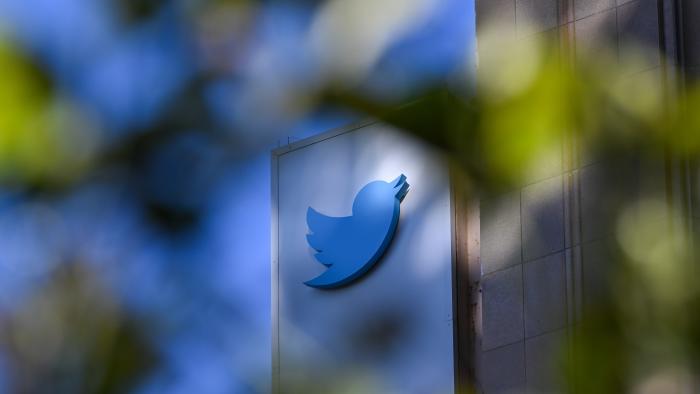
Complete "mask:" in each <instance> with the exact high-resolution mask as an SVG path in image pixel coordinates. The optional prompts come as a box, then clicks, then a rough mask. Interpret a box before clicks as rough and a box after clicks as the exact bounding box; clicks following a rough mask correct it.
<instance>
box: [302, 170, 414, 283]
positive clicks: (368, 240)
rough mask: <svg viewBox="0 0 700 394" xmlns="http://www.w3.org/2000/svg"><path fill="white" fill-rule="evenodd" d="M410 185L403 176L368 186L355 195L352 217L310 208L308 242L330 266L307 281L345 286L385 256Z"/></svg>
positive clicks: (307, 220) (317, 255) (308, 213)
mask: <svg viewBox="0 0 700 394" xmlns="http://www.w3.org/2000/svg"><path fill="white" fill-rule="evenodd" d="M408 188H409V184H408V183H407V182H406V176H405V175H403V174H401V176H399V177H398V178H396V179H394V180H393V181H391V182H388V183H387V182H384V181H375V182H371V183H369V184H367V185H366V186H365V187H363V188H362V190H360V191H359V192H358V193H357V195H356V196H355V201H354V202H353V204H352V216H345V217H330V216H326V215H323V214H321V213H318V212H317V211H316V210H314V209H313V208H311V207H309V209H308V210H307V212H306V223H307V224H308V226H309V230H310V233H309V234H308V235H307V236H306V239H307V241H308V243H309V246H311V247H312V248H313V249H314V250H316V252H318V253H316V254H315V257H316V259H317V260H318V261H319V262H321V264H323V265H325V266H326V267H328V269H327V270H326V271H324V272H323V273H322V274H321V275H319V276H317V277H316V278H314V279H312V280H309V281H307V282H304V283H305V284H306V285H308V286H311V287H316V288H321V289H330V288H334V287H339V286H343V285H345V284H348V283H350V282H352V281H354V280H355V279H357V278H359V277H361V276H362V275H363V274H365V273H366V272H367V271H368V270H369V269H370V268H372V266H373V265H374V264H375V263H376V262H377V260H379V258H380V257H382V255H383V254H384V252H385V251H386V249H387V248H388V247H389V244H390V243H391V239H392V238H393V237H394V233H395V232H396V226H397V225H398V223H399V214H400V209H401V208H400V205H401V201H403V198H404V197H405V196H406V193H408Z"/></svg>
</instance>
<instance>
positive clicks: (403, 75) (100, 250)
mask: <svg viewBox="0 0 700 394" xmlns="http://www.w3.org/2000/svg"><path fill="white" fill-rule="evenodd" d="M191 3H192V2H185V1H174V2H170V3H168V5H165V6H162V7H161V9H159V10H158V11H157V12H155V13H154V14H153V15H151V16H150V17H148V18H146V19H144V20H140V21H138V22H137V23H126V22H125V21H124V20H122V19H121V18H120V17H119V13H118V12H117V11H116V9H115V6H114V4H113V3H110V2H105V1H92V0H38V1H33V2H27V1H23V0H0V18H1V22H2V23H0V25H2V26H4V30H5V31H7V32H9V35H10V37H12V38H13V40H15V41H16V42H18V43H19V45H20V46H21V47H22V48H23V49H24V50H25V51H26V52H27V53H29V54H30V55H31V56H32V57H33V58H35V59H36V60H37V61H38V62H39V63H40V64H41V65H42V66H43V68H44V69H45V70H46V71H47V72H48V74H49V75H50V76H51V78H52V80H53V81H54V83H55V84H56V86H57V89H58V91H59V92H60V94H62V95H64V96H66V97H70V98H71V99H72V100H75V101H76V102H79V103H80V105H81V106H83V107H84V108H86V110H87V111H89V112H90V113H91V114H92V115H93V116H94V117H95V118H96V119H98V121H99V124H100V125H101V126H102V127H101V129H100V132H101V133H102V136H103V139H104V141H105V144H108V145H109V144H118V143H119V142H120V141H121V140H123V139H124V138H126V137H127V136H129V135H130V134H132V133H143V132H144V130H147V129H148V127H149V126H150V125H152V124H153V123H154V122H157V121H158V120H159V119H161V118H162V117H163V116H164V115H163V114H164V112H163V111H165V110H166V109H167V108H168V106H169V105H170V104H171V103H172V101H173V100H174V97H177V96H178V95H179V94H181V93H182V91H183V90H185V89H187V87H188V86H191V85H192V84H193V83H194V82H199V81H202V82H200V83H203V84H204V85H205V88H204V89H203V90H202V93H201V97H200V100H199V101H200V102H201V103H203V104H202V105H203V106H204V107H205V108H206V111H208V112H207V114H208V115H209V116H211V118H212V120H211V124H213V125H216V127H220V128H221V129H222V130H229V131H228V133H230V136H231V137H233V138H238V139H239V140H240V141H242V142H241V147H242V148H241V150H240V151H238V152H235V155H234V160H232V161H231V160H228V161H224V159H222V157H224V156H228V152H225V151H224V150H223V149H221V148H217V147H215V146H214V147H212V146H211V145H207V144H204V143H202V142H201V141H200V140H198V137H197V133H196V132H197V130H196V129H193V130H192V134H191V135H190V134H187V133H185V136H184V137H182V138H181V139H180V140H178V141H174V142H172V141H171V142H169V144H168V145H167V146H164V147H162V148H160V149H159V150H158V152H159V153H158V154H156V155H154V156H153V157H151V158H150V159H149V160H151V161H152V163H150V164H148V167H147V168H149V171H151V172H152V174H147V177H146V179H147V180H148V185H146V188H151V189H154V192H153V193H154V195H155V196H156V197H158V198H162V199H163V200H165V201H170V200H169V199H170V198H171V197H172V195H177V196H178V198H180V199H179V200H178V203H183V204H190V205H194V206H197V207H198V208H202V209H203V212H204V219H203V220H202V221H201V222H200V223H198V224H197V225H196V227H195V229H194V230H192V231H189V232H187V233H186V234H184V235H182V234H181V235H178V236H176V237H174V238H173V237H166V236H163V235H162V234H160V233H159V232H158V231H157V229H154V228H153V227H152V226H151V225H150V224H149V223H148V220H147V218H146V214H145V212H144V210H143V207H141V206H140V205H139V203H138V201H137V197H136V196H135V194H134V193H133V191H132V190H131V189H130V184H124V183H119V182H111V181H110V180H109V179H101V180H95V181H90V182H87V183H86V184H85V185H83V186H80V187H78V188H76V189H75V190H74V191H73V192H72V193H70V194H69V195H66V196H63V197H61V198H59V199H52V200H50V201H48V200H47V201H26V200H23V199H22V197H21V196H17V195H16V194H14V193H13V192H12V191H11V190H5V191H2V192H0V211H1V212H2V215H0V217H2V220H0V239H2V240H1V241H0V246H1V247H0V270H2V271H3V272H1V273H0V310H3V309H8V310H9V309H12V308H13V304H16V303H17V301H18V300H21V299H22V297H23V294H28V293H30V292H31V290H32V288H35V287H36V286H40V284H41V279H42V277H43V276H42V275H45V274H46V272H48V271H49V270H50V268H51V264H60V262H59V261H57V259H56V257H55V256H61V255H62V254H63V253H65V252H66V251H67V250H70V251H71V253H74V251H75V250H78V251H79V253H80V254H81V255H83V256H85V260H86V261H90V262H91V264H94V266H95V267H96V270H98V271H99V272H101V273H103V274H104V276H105V278H107V281H108V283H109V284H110V286H112V287H113V289H114V291H115V292H116V293H117V294H119V295H120V297H121V298H122V300H123V302H124V303H125V305H127V306H128V308H129V309H130V310H131V311H133V313H136V314H144V315H153V316H160V317H162V319H163V321H165V324H164V328H163V329H162V331H159V333H158V337H157V339H155V340H154V341H155V342H156V344H157V347H158V349H159V352H161V353H162V355H163V356H164V358H165V360H167V361H166V362H165V363H164V365H162V366H161V367H160V368H159V369H158V370H157V371H156V372H155V373H154V375H153V376H152V377H151V378H150V379H148V380H147V382H145V383H144V385H143V387H142V388H141V389H139V390H138V391H139V392H143V393H152V392H153V393H155V392H158V393H162V392H172V393H177V392H183V393H185V392H193V391H197V392H202V393H228V392H231V391H233V392H254V391H256V390H259V389H261V387H262V389H263V390H264V387H266V384H267V383H266V379H267V377H268V376H269V363H270V336H269V333H270V271H269V265H270V248H269V240H270V167H269V163H270V156H269V151H270V149H272V148H274V147H277V146H279V145H281V144H285V143H286V142H287V141H290V140H298V139H301V138H305V137H309V136H312V135H315V134H318V133H321V132H324V131H326V130H329V129H332V128H335V127H339V126H343V125H346V124H348V123H350V122H352V121H354V120H356V119H357V117H358V115H354V114H352V113H350V112H349V111H344V110H339V109H334V108H326V107H321V108H313V109H310V110H307V111H301V112H299V113H292V114H286V113H285V114H283V115H281V116H280V115H279V114H280V112H284V105H285V103H287V101H285V100H286V99H287V98H288V97H289V95H290V94H291V93H290V91H295V90H296V91H298V90H299V88H300V87H303V86H307V85H311V84H313V82H314V78H315V74H314V72H315V70H316V68H315V67H316V66H315V64H314V62H313V59H311V58H310V57H309V54H308V53H307V52H305V51H304V50H300V48H302V47H303V45H302V44H303V42H304V40H305V39H306V38H307V34H308V30H309V28H310V24H311V23H312V22H313V18H314V16H315V12H316V10H315V9H314V8H313V7H311V6H309V5H294V3H290V2H282V3H277V2H264V3H261V4H260V5H259V7H260V8H259V10H258V11H257V12H256V13H255V14H254V15H255V16H254V17H253V19H252V25H253V28H252V29H251V32H250V33H249V34H248V35H246V36H245V37H236V36H235V35H234V36H232V37H230V39H231V42H232V44H231V45H232V46H231V47H232V48H238V49H237V51H240V53H238V52H237V53H235V54H232V55H231V58H230V59H229V60H230V64H229V67H230V69H228V70H224V71H223V72H218V73H212V71H211V67H210V65H209V64H208V63H207V62H205V61H203V60H202V59H201V58H200V54H201V53H200V52H199V47H198V45H197V39H196V38H195V37H193V30H194V29H195V28H194V27H193V26H196V23H195V22H193V21H192V17H191V15H192V10H191V7H192V5H191ZM194 3H197V2H194ZM438 4H439V5H438V7H437V8H436V9H435V10H434V12H433V13H432V15H430V16H429V17H428V18H427V19H426V22H425V23H423V24H421V25H420V26H417V27H415V28H414V29H412V30H411V31H410V32H409V33H408V34H406V35H405V36H403V37H398V38H397V39H396V40H395V41H394V42H393V43H392V44H391V45H390V46H389V47H388V48H387V50H386V51H384V53H383V54H382V55H381V57H380V59H379V61H378V63H377V64H376V65H375V67H373V69H372V72H371V74H370V75H368V76H367V80H366V81H365V84H364V88H365V89H367V90H368V91H371V92H374V93H375V94H377V95H378V96H379V97H389V98H392V99H396V98H397V97H398V98H399V99H400V97H401V95H402V94H403V93H404V92H407V91H410V90H411V89H413V88H416V87H420V86H422V85H425V84H428V83H432V82H435V81H442V80H445V79H449V78H451V77H452V76H453V75H454V74H459V73H463V72H464V70H465V67H466V69H469V68H470V66H469V64H470V63H469V62H470V61H473V57H472V56H471V54H472V53H473V51H474V44H473V41H474V14H473V12H474V11H473V4H472V3H471V2H463V1H459V0H440V1H439V2H438ZM223 57H224V58H227V56H225V55H223ZM212 74H214V76H212ZM203 75H204V77H203ZM261 87H265V89H264V90H261ZM268 87H269V89H268ZM200 145H201V146H200ZM183 155H184V156H186V157H191V156H192V157H195V159H194V161H193V162H188V163H195V165H194V166H192V165H189V164H186V165H185V164H183V165H180V166H177V165H175V166H173V165H172V163H173V162H178V160H179V159H180V157H182V156H183ZM173 158H174V159H173ZM223 163H225V164H223ZM212 168H216V169H217V170H216V174H217V178H216V180H215V181H211V182H209V181H208V180H207V178H206V176H205V177H202V176H201V175H202V174H205V175H206V174H208V173H210V172H212V171H213V170H212ZM183 173H185V174H190V175H192V174H193V175H192V176H193V178H196V179H204V181H202V182H201V183H195V184H194V185H189V187H190V188H194V189H195V190H196V191H198V192H200V193H193V194H192V199H191V200H188V199H187V196H188V193H190V192H191V190H190V189H188V188H182V187H181V186H178V185H179V184H178V182H177V181H178V180H177V179H172V178H178V177H181V176H182V174H183ZM173 185H175V186H173ZM201 194H204V195H205V197H202V196H201ZM182 196H185V197H182ZM183 200H184V202H183ZM188 206H189V205H188ZM46 212H50V213H51V214H50V215H48V216H46ZM47 217H50V218H53V219H51V220H48V219H46V218H47ZM47 220H48V221H47ZM37 234H38V235H39V236H38V237H37ZM16 267H23V268H22V269H17V268H16ZM27 267H32V268H31V269H29V268H27ZM173 310H175V311H176V312H175V313H173ZM161 315H162V316H161ZM0 361H2V358H0ZM1 365H2V364H1V363H0V366H1ZM0 370H1V368H0ZM1 382H2V374H0V383H1ZM255 382H262V383H259V384H260V386H256V384H258V383H255Z"/></svg>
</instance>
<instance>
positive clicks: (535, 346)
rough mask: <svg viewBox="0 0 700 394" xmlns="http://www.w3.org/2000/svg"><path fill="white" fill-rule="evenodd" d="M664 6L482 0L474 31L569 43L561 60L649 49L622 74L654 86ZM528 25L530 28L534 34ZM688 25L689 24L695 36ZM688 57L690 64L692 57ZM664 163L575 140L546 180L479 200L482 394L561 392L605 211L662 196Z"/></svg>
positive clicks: (601, 269) (598, 281)
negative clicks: (590, 149)
mask: <svg viewBox="0 0 700 394" xmlns="http://www.w3.org/2000/svg"><path fill="white" fill-rule="evenodd" d="M690 2H691V3H694V4H693V7H691V8H700V7H697V6H695V4H696V3H697V2H696V1H694V0H690ZM660 6H661V7H662V8H660ZM664 6H665V4H664V3H663V1H662V2H661V3H660V2H659V1H657V0H632V1H630V0H479V1H477V30H478V31H481V30H482V29H483V28H484V26H486V23H487V22H491V23H493V22H494V21H496V22H498V23H500V24H501V25H502V26H504V27H503V28H502V29H503V34H511V35H513V36H515V37H516V38H518V39H526V38H528V37H531V36H533V35H537V34H546V35H548V37H549V38H551V39H555V40H559V42H561V43H564V42H566V43H567V44H569V45H561V46H560V48H570V49H568V50H570V51H572V52H568V53H560V56H561V59H562V61H569V60H568V59H573V58H574V57H575V56H582V55H584V54H587V53H588V54H592V55H594V56H595V54H596V53H597V52H598V51H601V50H603V48H606V50H609V51H610V52H611V53H612V54H613V55H614V57H618V56H621V55H625V54H626V52H627V51H636V50H637V48H638V47H639V45H640V44H643V45H645V46H646V47H648V48H651V50H650V51H648V52H646V54H645V55H644V56H643V57H642V58H641V61H640V62H638V63H636V64H635V65H634V67H630V68H626V69H624V72H625V73H627V74H628V75H629V78H636V77H638V76H640V75H642V74H646V75H643V76H648V74H653V75H654V76H655V77H656V76H658V78H659V81H661V80H662V79H661V78H662V77H663V75H665V74H663V73H665V71H664V69H663V67H662V66H663V62H662V60H664V59H666V58H664V57H662V56H663V55H662V48H665V47H666V46H668V45H674V42H675V41H673V40H672V39H671V38H669V37H668V34H662V33H668V32H672V31H673V29H672V28H669V27H668V26H667V25H666V24H665V22H664V21H665V20H667V19H668V15H667V14H665V15H660V14H659V10H660V9H661V10H664V8H663V7H664ZM530 20H534V21H535V22H537V23H538V25H537V27H536V28H535V29H534V30H533V29H532V27H530V25H529V23H528V22H529V21H530ZM696 20H698V19H694V20H693V22H690V23H691V24H692V25H693V26H689V27H688V28H689V29H697V23H694V21H696ZM660 29H661V30H663V31H660ZM669 29H670V30H669ZM477 34H478V32H477ZM482 44H483V43H481V42H480V43H479V45H482ZM695 48H698V46H695ZM483 49H484V48H483V47H480V50H483ZM676 49H677V48H667V53H674V51H675V50H676ZM563 50H564V49H562V51H563ZM686 55H687V59H688V61H689V62H690V61H692V60H691V59H694V58H695V51H694V50H687V51H686ZM673 61H674V59H671V60H670V62H673ZM693 64H694V63H693ZM663 168H664V167H663V162H662V161H661V160H660V161H659V163H658V165H654V164H652V165H651V166H650V165H649V163H645V164H641V163H640V162H639V161H637V160H636V159H635V158H618V159H617V160H615V162H605V163H603V162H601V161H599V160H596V159H595V158H593V157H581V153H580V152H578V146H577V143H576V141H573V140H572V141H567V142H566V143H565V144H564V145H563V146H562V151H561V160H559V161H558V162H556V163H552V164H551V165H550V168H549V169H548V170H547V171H546V175H544V176H542V177H541V178H540V179H533V180H532V181H531V183H529V184H526V185H522V187H520V188H518V189H517V190H512V191H511V192H509V193H506V194H503V195H501V196H495V197H492V198H488V199H484V200H483V201H481V207H480V215H481V272H482V278H481V283H480V290H481V300H480V310H481V316H480V321H481V323H480V325H479V326H478V327H477V328H476V331H477V334H478V335H477V344H476V351H477V387H478V388H479V389H480V390H481V391H483V392H486V393H499V392H525V391H528V392H559V391H563V390H564V389H565V387H564V386H563V385H564V380H563V379H562V377H563V370H562V361H563V360H565V359H566V358H567V357H570V356H571V354H570V351H571V347H570V346H569V343H570V339H571V336H572V335H573V328H574V327H575V326H576V322H577V321H579V319H580V318H581V315H582V313H584V311H585V306H586V305H587V304H589V303H591V302H593V301H594V300H595V299H596V297H599V296H601V293H602V292H603V291H605V288H606V287H605V286H604V283H605V280H606V274H605V272H606V269H607V265H606V262H607V261H608V260H607V257H606V256H607V255H608V253H607V246H606V235H607V234H609V233H610V232H611V231H612V228H613V225H612V223H610V221H609V219H610V217H611V215H608V214H607V212H606V207H610V206H614V205H615V204H619V203H624V201H629V200H630V199H632V198H634V196H635V195H636V194H637V193H638V192H639V191H640V190H649V188H651V189H653V190H658V191H659V192H660V193H663V190H664V187H663V185H664V174H663ZM641 173H644V174H645V176H644V179H641V178H640V177H639V174H641Z"/></svg>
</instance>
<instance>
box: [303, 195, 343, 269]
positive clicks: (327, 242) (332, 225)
mask: <svg viewBox="0 0 700 394" xmlns="http://www.w3.org/2000/svg"><path fill="white" fill-rule="evenodd" d="M350 219H351V218H350V217H349V216H346V217H331V216H326V215H324V214H321V213H318V212H317V211H316V210H315V209H313V208H311V207H309V209H308V210H307V211H306V224H307V225H308V226H309V231H310V233H309V234H307V235H306V240H307V241H308V243H309V246H311V247H312V248H314V250H316V251H317V252H318V253H316V254H315V257H316V259H317V260H318V261H320V262H321V263H322V264H324V265H325V266H330V265H332V264H333V263H334V262H336V260H337V257H338V254H339V253H341V252H342V249H343V247H342V245H343V244H344V243H343V241H344V238H345V236H346V234H345V232H347V228H348V226H349V224H350Z"/></svg>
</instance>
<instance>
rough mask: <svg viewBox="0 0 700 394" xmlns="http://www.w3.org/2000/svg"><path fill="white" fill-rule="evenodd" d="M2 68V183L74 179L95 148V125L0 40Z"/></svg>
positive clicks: (38, 71) (9, 44)
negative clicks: (56, 92)
mask: <svg viewBox="0 0 700 394" xmlns="http://www.w3.org/2000/svg"><path fill="white" fill-rule="evenodd" d="M0 69H2V70H3V83H2V86H0V107H2V108H3V111H2V113H0V180H1V181H2V183H3V184H22V183H29V184H40V183H45V184H49V185H60V184H63V183H65V182H67V181H70V180H71V179H74V178H75V177H76V176H77V175H78V174H79V173H80V172H81V171H82V170H83V169H84V168H85V166H86V165H87V164H88V163H89V161H90V159H91V157H92V154H93V151H94V149H95V147H96V143H97V141H95V138H96V137H95V135H94V133H95V132H96V130H95V127H94V125H91V124H89V122H88V120H87V117H86V116H84V115H83V114H81V113H80V110H79V109H78V107H77V106H76V105H74V104H73V103H71V102H69V101H68V100H66V99H63V98H62V97H61V96H60V95H57V94H55V91H54V89H53V87H52V85H51V81H50V80H49V79H48V78H47V76H46V74H45V73H43V72H42V71H41V70H40V69H39V68H38V67H37V66H36V65H35V64H33V63H32V62H31V61H30V60H29V59H28V58H27V57H26V56H23V54H22V53H21V52H19V50H18V49H17V48H16V47H15V46H13V45H12V44H11V43H9V42H7V41H0Z"/></svg>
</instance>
